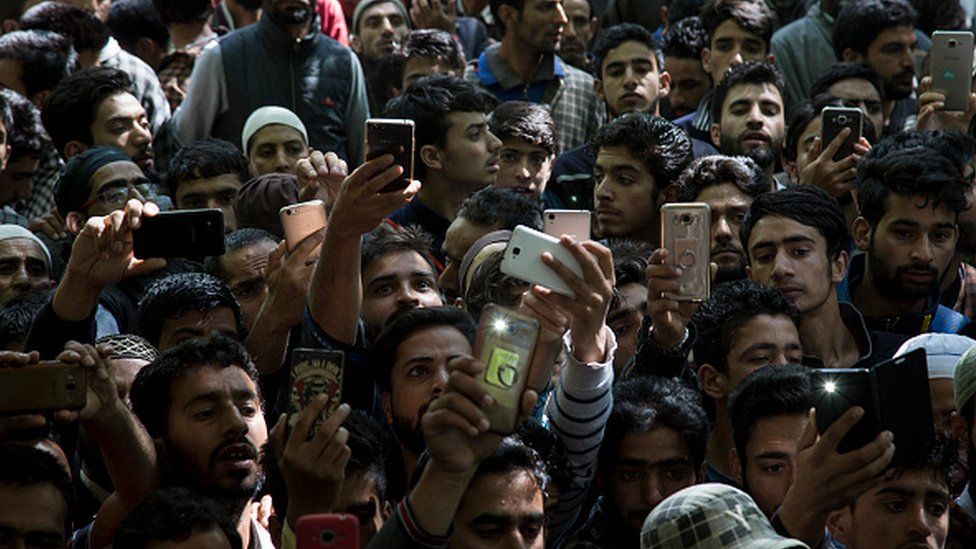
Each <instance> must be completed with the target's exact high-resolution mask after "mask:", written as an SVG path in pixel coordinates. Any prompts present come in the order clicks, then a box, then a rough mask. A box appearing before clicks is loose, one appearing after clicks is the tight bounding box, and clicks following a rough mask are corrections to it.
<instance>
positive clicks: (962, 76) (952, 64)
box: [931, 31, 973, 111]
mask: <svg viewBox="0 0 976 549" xmlns="http://www.w3.org/2000/svg"><path fill="white" fill-rule="evenodd" d="M931 51H932V53H931V59H932V90H933V91H938V92H941V93H943V94H944V95H945V96H946V102H945V110H947V111H966V110H968V109H969V94H970V90H971V88H972V75H973V33H971V32H969V31H962V32H956V31H935V32H934V33H932V50H931Z"/></svg>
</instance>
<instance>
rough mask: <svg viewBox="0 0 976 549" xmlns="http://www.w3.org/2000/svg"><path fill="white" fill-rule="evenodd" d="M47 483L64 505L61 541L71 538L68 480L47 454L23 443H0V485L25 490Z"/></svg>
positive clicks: (70, 488)
mask: <svg viewBox="0 0 976 549" xmlns="http://www.w3.org/2000/svg"><path fill="white" fill-rule="evenodd" d="M44 484H48V485H51V486H53V487H54V488H55V489H56V490H57V491H58V493H60V494H61V496H62V497H64V502H65V504H66V506H67V511H68V512H67V513H66V517H65V521H66V524H65V525H64V526H65V532H64V534H65V539H64V540H63V541H68V538H69V537H70V536H71V529H70V526H71V524H70V523H71V511H72V509H73V507H74V504H75V499H74V492H73V490H72V486H71V479H70V478H69V477H68V474H67V473H66V472H65V470H64V468H62V467H61V464H60V463H58V460H57V459H55V458H54V456H52V455H51V454H49V453H47V452H45V451H43V450H38V449H37V448H34V447H32V446H28V445H26V444H17V443H11V442H3V443H0V486H4V485H6V486H16V487H18V488H29V487H32V486H38V485H44Z"/></svg>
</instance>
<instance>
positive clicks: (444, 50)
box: [373, 29, 464, 93]
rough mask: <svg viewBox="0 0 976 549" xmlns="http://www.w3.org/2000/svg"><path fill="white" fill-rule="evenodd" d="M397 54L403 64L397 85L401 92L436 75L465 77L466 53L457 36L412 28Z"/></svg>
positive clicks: (438, 31)
mask: <svg viewBox="0 0 976 549" xmlns="http://www.w3.org/2000/svg"><path fill="white" fill-rule="evenodd" d="M397 56H398V58H399V60H400V63H401V64H402V65H403V67H402V70H401V71H400V74H399V75H398V76H399V78H398V79H397V80H396V82H395V87H396V88H397V89H398V90H400V91H401V92H402V91H403V90H405V89H407V88H408V87H410V85H411V84H413V83H414V82H416V81H417V80H420V79H421V78H423V77H425V76H430V75H432V74H446V75H448V76H454V77H457V78H460V77H462V76H464V52H463V51H461V47H460V45H459V44H458V43H457V40H455V39H454V37H452V36H451V35H450V34H448V33H446V32H444V31H441V30H433V29H421V30H415V31H411V32H410V34H408V35H407V36H406V38H404V40H403V45H402V47H401V48H400V51H399V52H398V53H397ZM375 92H376V90H373V93H375Z"/></svg>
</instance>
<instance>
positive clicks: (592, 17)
mask: <svg viewBox="0 0 976 549" xmlns="http://www.w3.org/2000/svg"><path fill="white" fill-rule="evenodd" d="M563 9H564V10H565V11H566V19H567V20H568V21H567V23H566V27H565V28H564V29H563V36H562V39H561V40H560V41H559V57H561V58H563V60H565V61H566V62H567V63H569V64H570V65H572V66H574V67H576V68H577V69H580V70H584V71H586V72H589V73H592V72H593V54H592V53H590V41H591V40H593V35H595V34H596V29H597V25H599V23H600V20H599V18H598V17H597V16H596V14H594V13H593V6H592V2H591V1H590V0H565V1H564V2H563Z"/></svg>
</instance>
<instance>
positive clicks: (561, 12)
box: [556, 2, 569, 25]
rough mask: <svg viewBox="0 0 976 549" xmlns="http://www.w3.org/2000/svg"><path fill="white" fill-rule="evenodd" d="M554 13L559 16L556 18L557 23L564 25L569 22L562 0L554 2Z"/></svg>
mask: <svg viewBox="0 0 976 549" xmlns="http://www.w3.org/2000/svg"><path fill="white" fill-rule="evenodd" d="M556 15H557V16H558V17H559V19H558V20H557V21H558V22H559V24H561V25H566V23H569V18H567V17H566V8H564V7H563V4H562V2H560V3H558V4H556Z"/></svg>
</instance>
